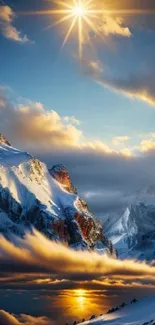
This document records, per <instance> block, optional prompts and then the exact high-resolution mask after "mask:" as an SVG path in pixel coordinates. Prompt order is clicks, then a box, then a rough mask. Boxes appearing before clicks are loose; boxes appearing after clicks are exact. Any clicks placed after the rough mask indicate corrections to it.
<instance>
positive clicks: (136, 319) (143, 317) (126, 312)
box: [81, 296, 155, 325]
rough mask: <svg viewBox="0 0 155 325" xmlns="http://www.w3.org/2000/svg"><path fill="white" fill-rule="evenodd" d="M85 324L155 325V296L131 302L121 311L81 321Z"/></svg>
mask: <svg viewBox="0 0 155 325" xmlns="http://www.w3.org/2000/svg"><path fill="white" fill-rule="evenodd" d="M81 324H83V325H87V324H89V325H113V324H114V325H154V324H155V296H153V297H149V298H145V299H143V300H142V301H137V302H136V303H134V304H130V305H128V306H126V307H124V308H121V309H120V310H119V311H117V312H114V313H111V314H106V315H103V316H101V317H99V318H96V319H93V320H91V321H87V322H84V323H81Z"/></svg>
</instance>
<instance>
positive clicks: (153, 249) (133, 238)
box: [104, 203, 155, 260]
mask: <svg viewBox="0 0 155 325" xmlns="http://www.w3.org/2000/svg"><path fill="white" fill-rule="evenodd" d="M104 231H105V233H106V235H107V236H108V237H109V238H110V239H111V241H112V243H113V245H114V246H115V248H117V250H118V254H119V256H120V257H121V258H126V257H133V258H137V259H141V260H143V259H146V260H152V259H155V205H148V206H146V205H144V204H143V203H139V204H138V203H137V204H135V205H131V206H130V207H128V208H127V209H126V210H125V212H124V213H123V214H122V215H120V216H115V217H111V218H108V219H107V220H106V221H105V223H104Z"/></svg>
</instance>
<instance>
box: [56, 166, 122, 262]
mask: <svg viewBox="0 0 155 325" xmlns="http://www.w3.org/2000/svg"><path fill="white" fill-rule="evenodd" d="M50 174H51V176H52V177H53V178H54V179H56V180H57V181H58V182H59V183H61V184H62V185H63V187H64V188H65V189H66V190H67V191H68V192H70V193H75V194H78V193H77V190H76V189H75V187H74V186H73V184H72V182H71V179H70V176H69V174H68V171H67V169H66V168H65V167H64V166H63V165H55V166H53V168H52V169H50ZM76 208H77V209H76V210H75V211H74V209H73V210H70V209H66V211H65V214H66V223H67V229H68V230H66V233H67V234H68V239H69V243H70V245H74V246H75V245H76V244H77V245H78V243H82V246H83V248H86V247H89V248H90V249H97V250H100V251H102V250H104V249H105V248H106V247H107V251H108V252H110V254H112V255H113V256H116V255H117V252H116V250H115V249H114V248H113V246H112V243H111V242H110V241H109V240H108V239H107V238H106V237H105V236H104V232H103V226H102V225H101V223H100V222H99V221H97V220H96V218H95V216H94V215H93V214H92V213H90V211H89V209H88V205H87V203H86V202H85V201H84V200H83V199H81V198H80V197H78V198H77V200H76Z"/></svg>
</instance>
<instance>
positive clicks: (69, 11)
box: [20, 0, 155, 60]
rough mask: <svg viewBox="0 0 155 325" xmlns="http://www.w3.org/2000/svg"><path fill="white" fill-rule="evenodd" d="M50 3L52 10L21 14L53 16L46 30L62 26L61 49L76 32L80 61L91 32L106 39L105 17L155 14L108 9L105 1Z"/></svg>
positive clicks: (58, 1) (153, 12)
mask: <svg viewBox="0 0 155 325" xmlns="http://www.w3.org/2000/svg"><path fill="white" fill-rule="evenodd" d="M48 2H50V3H51V7H52V9H50V8H49V9H47V10H40V11H35V12H33V11H32V12H24V13H20V14H23V15H49V16H51V17H52V20H53V22H52V23H51V24H50V25H49V26H48V27H47V28H46V30H47V29H50V28H53V27H54V26H58V25H62V26H61V27H62V29H63V31H64V34H65V35H64V39H63V41H62V47H61V48H63V47H64V46H65V44H66V43H67V41H68V40H69V38H70V37H71V35H72V33H73V31H75V33H74V37H75V38H76V40H77V43H78V55H79V59H80V60H81V58H82V56H83V45H84V40H85V39H88V37H89V33H90V32H93V33H94V34H95V35H98V36H99V37H100V38H103V37H104V28H101V22H102V21H103V19H105V17H107V16H110V17H112V16H113V17H120V16H125V15H143V14H147V15H148V14H155V11H150V10H141V9H128V10H126V9H119V10H118V9H115V8H114V9H112V8H110V9H108V8H107V7H106V6H105V4H104V1H103V3H102V5H100V6H99V4H97V2H96V0H48ZM66 22H69V26H68V27H66V24H65V23H66ZM104 23H105V21H104ZM106 27H107V25H106ZM106 27H105V28H106ZM105 33H106V31H105ZM75 35H76V36H75ZM125 36H127V35H125Z"/></svg>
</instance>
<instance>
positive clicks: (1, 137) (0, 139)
mask: <svg viewBox="0 0 155 325" xmlns="http://www.w3.org/2000/svg"><path fill="white" fill-rule="evenodd" d="M0 143H2V144H6V145H7V146H11V144H10V143H9V142H8V141H7V140H6V138H5V137H4V136H3V134H2V133H0Z"/></svg>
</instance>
